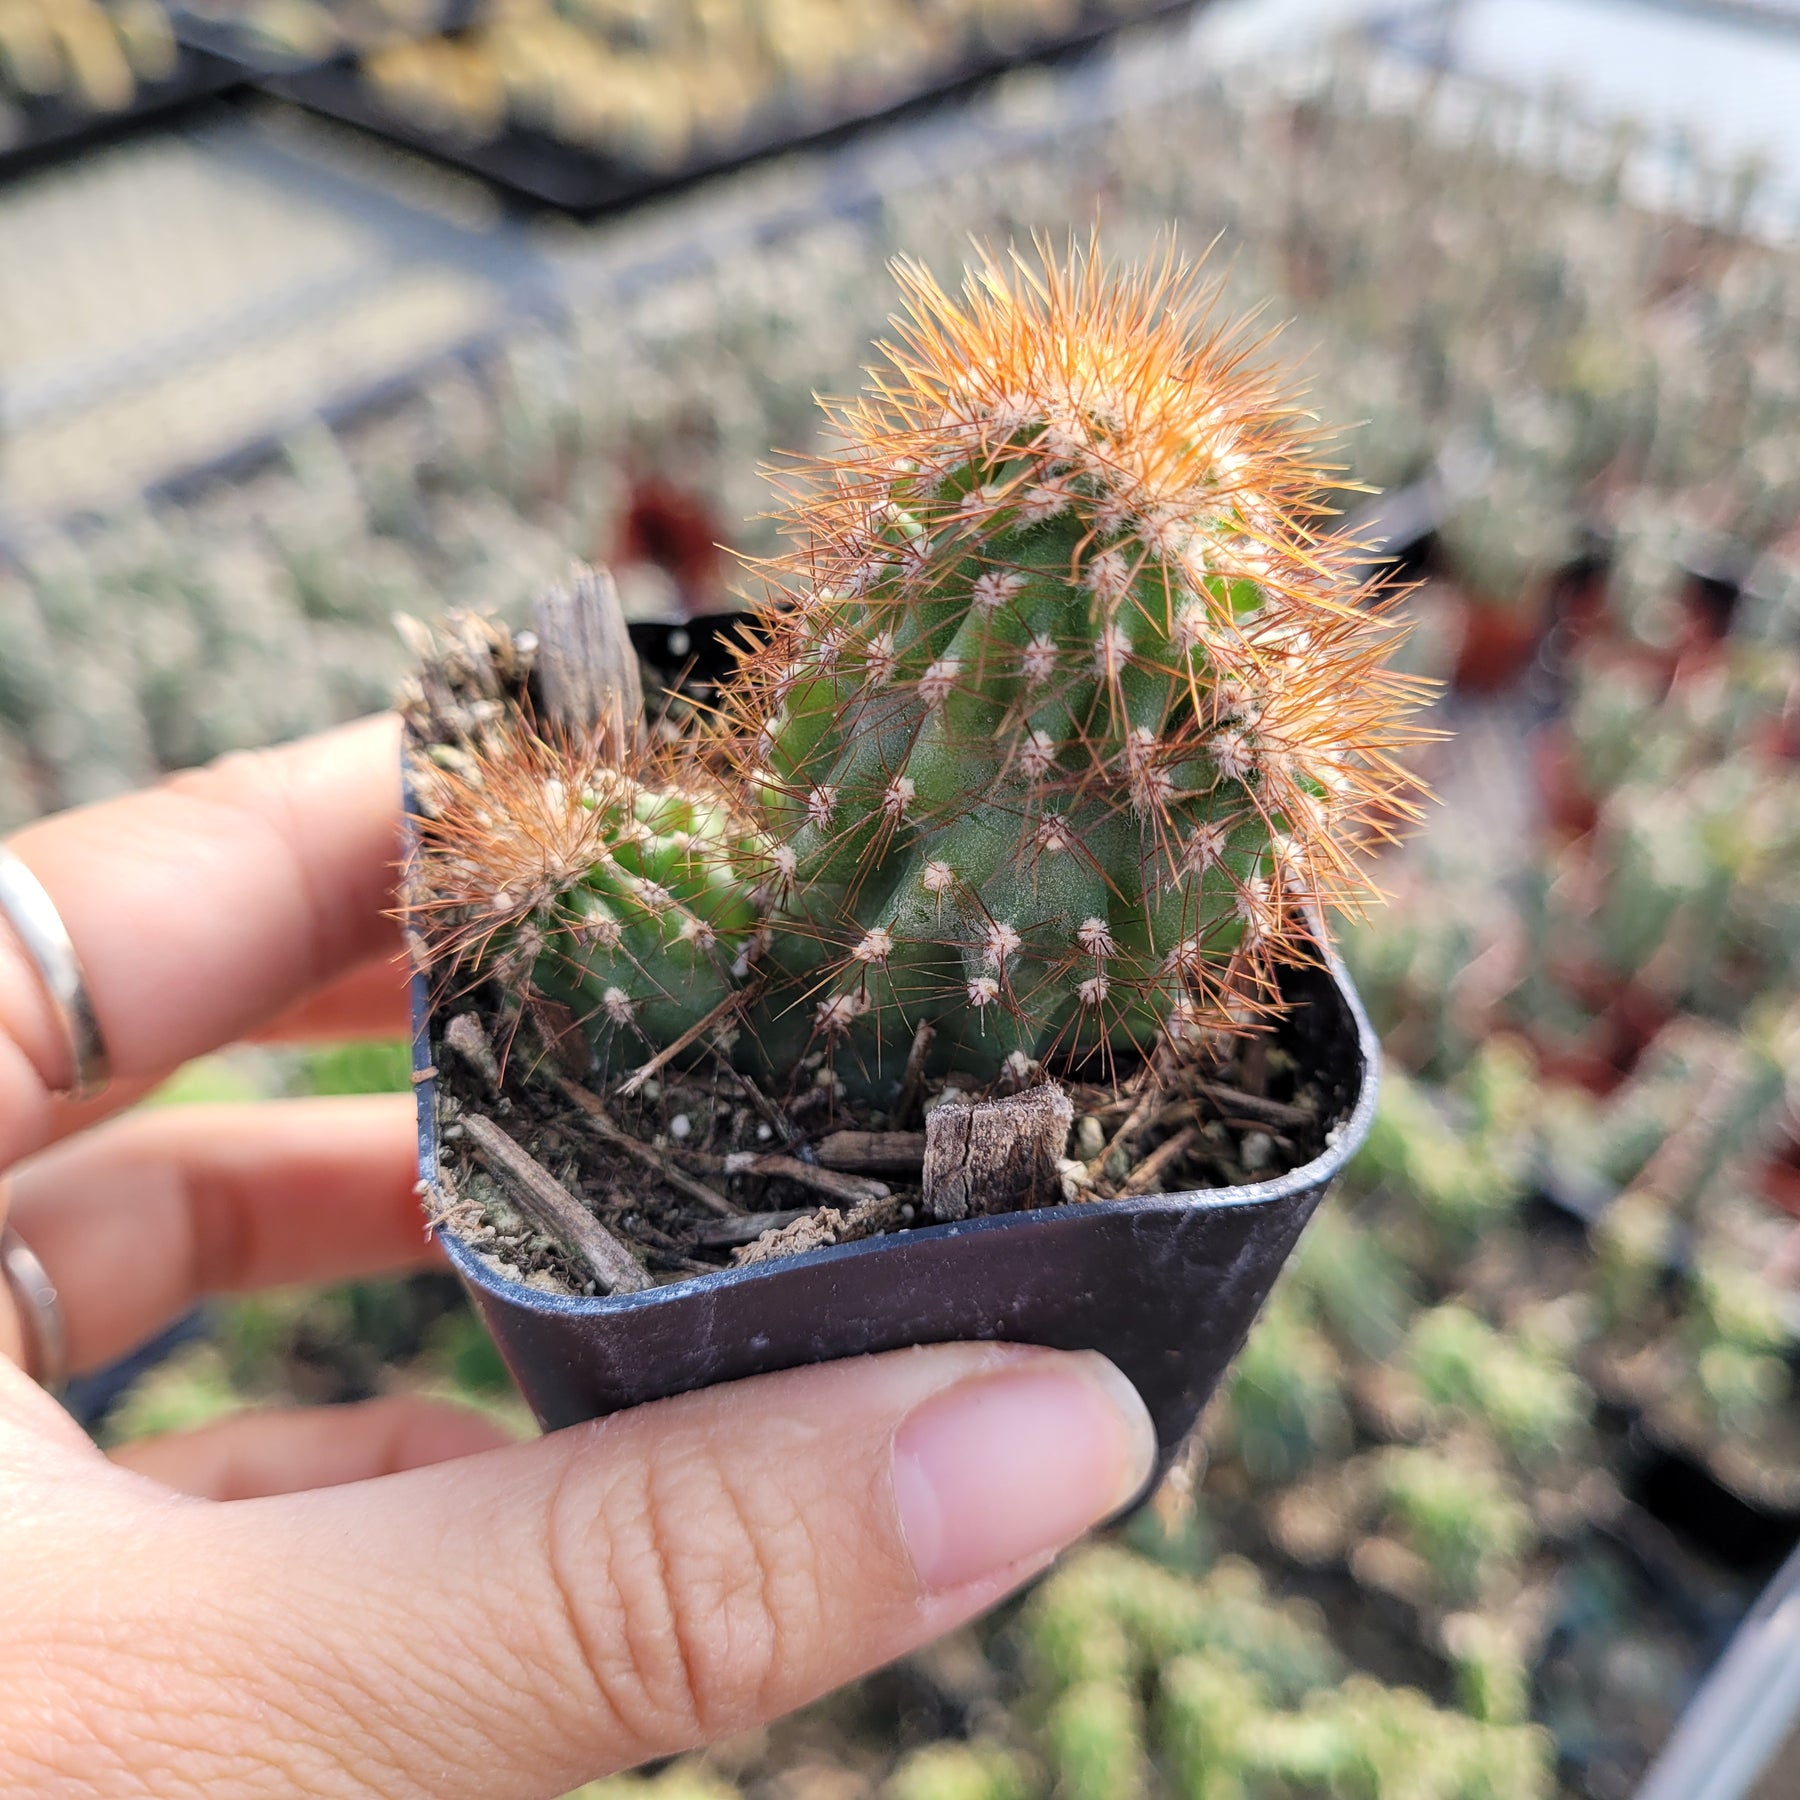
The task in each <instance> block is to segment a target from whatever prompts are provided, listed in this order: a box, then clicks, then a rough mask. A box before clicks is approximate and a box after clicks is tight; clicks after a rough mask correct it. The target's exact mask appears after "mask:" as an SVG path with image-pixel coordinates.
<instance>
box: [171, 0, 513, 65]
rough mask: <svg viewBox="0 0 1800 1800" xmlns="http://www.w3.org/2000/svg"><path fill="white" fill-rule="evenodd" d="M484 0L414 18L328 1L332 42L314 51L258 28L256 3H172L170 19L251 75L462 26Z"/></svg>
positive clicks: (187, 37)
mask: <svg viewBox="0 0 1800 1800" xmlns="http://www.w3.org/2000/svg"><path fill="white" fill-rule="evenodd" d="M482 3H483V0H433V4H432V6H431V7H430V9H429V12H427V10H426V9H424V8H421V9H420V13H419V16H418V17H417V18H416V19H413V20H405V19H402V18H401V17H399V16H398V15H396V16H391V17H390V16H387V15H385V14H384V12H383V10H382V9H381V8H380V7H379V6H364V7H354V6H348V5H344V4H341V3H339V4H332V5H329V6H324V7H321V8H320V13H321V15H322V16H324V17H325V18H326V19H327V20H328V22H329V24H330V25H331V27H332V29H333V35H332V37H331V40H330V41H329V43H325V42H321V44H320V45H319V46H318V48H317V49H315V50H311V51H309V50H305V49H295V48H290V47H289V46H287V45H284V44H281V43H278V42H276V41H274V40H272V39H271V38H270V37H268V36H267V35H265V34H264V33H262V32H261V31H259V30H258V28H257V23H256V13H255V9H253V8H250V7H244V6H217V5H214V6H207V5H204V4H201V5H189V6H181V7H174V8H172V9H171V12H170V20H171V23H172V26H173V29H174V32H175V36H176V38H177V39H178V40H179V41H180V42H181V43H183V44H186V45H188V46H189V47H191V48H192V49H195V50H198V51H203V52H205V53H206V54H207V55H210V56H216V57H218V58H220V59H221V60H223V61H225V62H229V63H231V64H233V65H234V66H235V67H237V68H238V69H240V70H241V71H243V73H244V74H245V75H247V76H260V75H289V74H293V73H296V72H297V71H299V70H302V69H312V68H317V67H319V66H320V65H321V64H322V63H326V62H330V61H332V60H333V59H335V58H339V57H344V56H348V55H355V54H358V53H360V52H362V51H366V50H373V49H376V48H379V47H380V46H381V45H382V44H386V43H393V42H395V41H398V40H403V39H408V38H417V37H428V36H434V35H436V34H437V33H439V32H446V31H460V30H463V29H464V28H465V27H467V26H468V25H470V24H472V23H474V21H475V18H476V16H477V14H478V13H479V12H480V10H481V7H482Z"/></svg>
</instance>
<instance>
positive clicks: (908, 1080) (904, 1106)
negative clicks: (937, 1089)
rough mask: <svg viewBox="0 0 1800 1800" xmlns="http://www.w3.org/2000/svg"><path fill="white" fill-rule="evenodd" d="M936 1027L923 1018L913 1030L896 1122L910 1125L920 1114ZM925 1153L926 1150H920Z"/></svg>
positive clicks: (895, 1115)
mask: <svg viewBox="0 0 1800 1800" xmlns="http://www.w3.org/2000/svg"><path fill="white" fill-rule="evenodd" d="M936 1036H937V1031H936V1029H935V1028H934V1027H933V1026H931V1025H929V1024H927V1023H926V1021H925V1020H923V1019H921V1020H920V1021H919V1024H918V1029H917V1030H916V1031H914V1032H913V1041H912V1048H911V1049H910V1050H908V1051H907V1053H906V1067H905V1068H904V1069H903V1070H902V1071H901V1073H900V1097H899V1099H897V1100H896V1101H895V1102H894V1123H895V1124H896V1125H900V1126H906V1125H910V1124H911V1123H912V1122H913V1120H914V1119H915V1118H917V1117H918V1114H919V1102H920V1101H921V1100H922V1099H923V1098H924V1095H925V1058H926V1057H927V1056H928V1055H929V1054H930V1051H931V1042H932V1039H933V1038H935V1037H936ZM920 1155H921V1156H923V1155H924V1151H923V1150H921V1151H920Z"/></svg>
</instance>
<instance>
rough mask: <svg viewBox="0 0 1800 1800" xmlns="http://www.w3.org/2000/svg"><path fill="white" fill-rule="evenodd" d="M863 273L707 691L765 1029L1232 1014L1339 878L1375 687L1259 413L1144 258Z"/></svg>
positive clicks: (1387, 717)
mask: <svg viewBox="0 0 1800 1800" xmlns="http://www.w3.org/2000/svg"><path fill="white" fill-rule="evenodd" d="M899 273H900V279H901V282H902V285H903V286H904V288H905V289H906V292H907V296H908V299H909V301H910V303H911V308H912V316H911V319H910V321H909V322H908V323H907V324H905V325H903V326H902V328H901V332H902V335H901V339H900V341H899V343H898V344H896V345H893V346H889V347H888V352H887V353H888V357H889V361H890V363H891V365H892V366H891V368H890V369H888V370H885V371H883V373H882V375H881V376H880V377H879V378H878V384H877V390H876V392H875V393H874V394H872V395H870V396H867V397H865V398H864V399H862V400H860V401H856V402H852V403H849V404H846V405H842V406H839V407H837V408H835V409H833V422H834V424H835V426H836V427H837V435H838V436H840V437H841V438H842V439H843V440H844V441H845V443H846V444H847V445H848V449H847V450H846V451H845V452H843V453H842V454H840V455H839V456H837V457H836V458H834V459H833V460H832V461H831V462H829V463H826V464H821V465H819V466H818V467H816V468H815V469H813V470H812V471H810V473H809V474H808V476H807V477H806V478H805V479H803V482H802V484H801V487H800V491H799V493H798V495H797V496H796V499H795V501H794V504H793V507H792V509H791V513H790V521H789V522H790V525H791V528H792V532H793V535H794V537H795V539H796V549H795V552H794V554H793V556H792V557H791V558H790V559H789V561H788V562H787V564H786V565H785V567H786V572H787V574H788V576H789V578H790V580H789V590H788V595H787V598H788V600H789V602H790V604H789V606H788V608H787V610H786V611H785V612H783V613H781V614H780V615H778V616H776V617H775V618H774V619H773V620H772V622H771V623H770V624H769V626H768V629H767V634H766V636H765V638H764V639H763V641H762V642H761V644H760V645H759V646H758V648H757V649H756V650H755V651H754V652H753V653H752V654H751V655H750V656H749V657H748V658H747V660H746V662H745V665H744V667H743V669H742V671H741V678H740V680H739V682H738V684H737V687H736V690H735V692H734V695H733V697H732V706H733V713H734V717H735V721H736V724H737V726H738V728H739V730H738V741H737V765H738V768H739V770H740V773H741V775H742V777H743V779H744V781H745V782H746V784H747V786H748V787H749V789H750V791H751V793H752V794H753V795H754V796H755V798H756V800H757V802H758V804H759V806H760V808H761V810H762V812H763V816H764V818H765V819H766V821H767V825H768V829H769V831H770V834H771V837H772V838H773V840H774V841H775V843H776V844H777V845H778V846H779V851H778V854H780V855H781V856H782V857H783V864H782V868H781V871H780V874H781V880H782V884H783V885H782V891H781V894H780V898H779V906H778V916H777V919H776V921H775V936H774V961H775V964H776V966H778V967H779V968H780V969H781V970H783V971H784V972H785V973H786V974H788V975H791V976H793V977H796V978H797V979H798V980H799V982H800V984H801V988H802V991H803V992H804V993H805V994H806V996H807V1004H806V1007H805V1008H804V1009H803V1018H802V1020H801V1022H802V1023H803V1024H804V1026H805V1028H806V1031H807V1032H808V1033H809V1034H810V1036H811V1037H812V1038H813V1039H815V1040H816V1039H820V1038H823V1039H824V1040H826V1041H828V1042H831V1043H834V1044H838V1045H843V1046H846V1047H847V1048H848V1049H849V1051H850V1052H851V1055H850V1056H848V1057H840V1059H839V1066H840V1069H843V1070H844V1071H845V1072H846V1073H849V1072H850V1070H851V1069H854V1070H856V1071H859V1072H860V1073H861V1074H862V1075H863V1076H864V1077H865V1078H868V1079H876V1080H882V1081H891V1080H892V1079H893V1078H895V1077H896V1076H897V1075H898V1072H899V1060H900V1056H901V1055H903V1054H904V1050H905V1046H906V1043H907V1042H908V1041H909V1040H910V1036H911V1031H912V1028H913V1023H914V1022H915V1021H917V1020H919V1019H928V1020H929V1021H930V1022H931V1023H932V1024H933V1025H934V1026H935V1027H936V1030H937V1033H938V1057H939V1060H940V1063H942V1064H946V1065H953V1066H958V1067H972V1068H975V1069H977V1070H986V1071H989V1072H992V1071H997V1070H998V1069H999V1068H1000V1066H1001V1065H1002V1063H1003V1062H1004V1061H1005V1059H1006V1058H1007V1057H1008V1056H1009V1055H1015V1054H1017V1055H1022V1056H1023V1057H1025V1058H1026V1059H1028V1060H1030V1061H1032V1062H1041V1061H1045V1060H1048V1059H1049V1058H1050V1057H1051V1056H1052V1055H1053V1054H1056V1053H1058V1052H1066V1051H1069V1050H1079V1049H1083V1048H1087V1049H1092V1048H1096V1047H1099V1046H1107V1047H1109V1048H1111V1049H1113V1050H1118V1049H1131V1050H1135V1051H1144V1050H1148V1049H1150V1048H1151V1047H1153V1045H1154V1044H1155V1042H1156V1041H1157V1040H1158V1038H1159V1037H1167V1038H1173V1039H1176V1040H1178V1041H1179V1040H1180V1039H1182V1038H1183V1037H1184V1036H1186V1035H1188V1033H1189V1032H1190V1031H1191V1029H1192V1028H1193V1027H1195V1026H1197V1025H1217V1024H1225V1023H1231V1022H1234V1021H1237V1020H1241V1019H1242V1017H1243V1016H1244V1015H1245V1013H1246V1012H1247V1011H1252V1010H1254V1009H1256V1008H1257V1007H1259V1006H1260V1005H1262V1004H1263V1003H1264V1002H1266V1000H1267V999H1268V998H1269V995H1270V993H1271V973H1272V970H1273V967H1274V965H1275V964H1276V963H1277V962H1279V961H1281V960H1284V959H1290V958H1293V957H1295V956H1297V955H1303V954H1305V953H1306V951H1307V949H1308V947H1309V946H1310V943H1311V932H1312V929H1313V926H1312V908H1313V907H1314V905H1315V904H1317V903H1320V902H1330V901H1333V900H1336V899H1339V898H1341V897H1343V895H1344V893H1345V892H1346V890H1348V889H1350V888H1351V887H1353V886H1354V884H1355V878H1354V871H1353V869H1352V865H1351V859H1350V847H1351V845H1352V843H1353V841H1354V837H1355V834H1356V832H1357V831H1358V830H1359V828H1360V826H1361V823H1362V822H1363V821H1364V820H1365V819H1366V817H1367V815H1368V813H1369V810H1370V806H1371V803H1372V802H1373V801H1374V800H1375V799H1377V798H1379V797H1380V796H1381V794H1382V793H1383V792H1385V791H1386V790H1389V789H1391V788H1392V786H1393V777H1392V769H1391V765H1390V764H1388V762H1387V760H1386V746H1387V744H1388V743H1389V742H1391V741H1392V738H1393V735H1394V733H1393V729H1392V722H1393V719H1394V716H1395V714H1396V713H1397V711H1398V710H1399V709H1400V708H1401V706H1402V705H1403V704H1404V701H1405V698H1406V695H1405V692H1404V684H1403V683H1402V682H1401V681H1399V680H1398V678H1396V677H1393V676H1391V675H1388V674H1387V673H1386V672H1384V671H1383V670H1382V669H1381V668H1380V667H1379V657H1380V655H1381V654H1382V653H1383V651H1384V650H1385V648H1386V646H1387V644H1388V643H1389V642H1390V641H1391V637H1392V633H1391V631H1390V630H1389V629H1388V628H1387V627H1386V626H1385V625H1384V624H1383V623H1382V621H1381V620H1380V618H1379V617H1378V616H1377V615H1376V614H1374V613H1372V612H1371V611H1369V610H1366V609H1362V608H1359V606H1358V605H1357V602H1358V600H1359V599H1361V598H1362V596H1361V595H1360V594H1359V592H1358V589H1357V583H1356V580H1355V578H1354V574H1353V565H1352V564H1351V562H1350V561H1349V560H1348V558H1347V556H1346V554H1345V552H1344V550H1343V548H1342V547H1341V546H1339V545H1336V544H1333V543H1332V542H1330V541H1329V540H1327V539H1325V538H1323V537H1322V536H1321V535H1320V534H1319V532H1318V531H1317V530H1316V529H1315V528H1314V522H1313V521H1314V511H1315V504H1316V503H1315V501H1314V498H1313V496H1314V495H1315V494H1316V491H1317V489H1318V488H1319V486H1320V484H1321V479H1322V478H1321V475H1320V473H1319V471H1318V470H1317V469H1315V468H1313V467H1311V466H1310V465H1309V464H1308V463H1307V462H1306V460H1305V459H1304V457H1303V456H1302V454H1301V448H1300V445H1299V441H1298V439H1297V437H1296V435H1295V429H1294V422H1293V410H1292V407H1291V406H1290V405H1289V404H1288V403H1287V402H1286V401H1285V400H1284V399H1283V397H1282V395H1281V393H1280V391H1279V388H1278V386H1276V385H1275V384H1274V383H1273V381H1272V380H1271V378H1270V377H1268V376H1267V375H1265V374H1263V373H1261V372H1259V371H1257V370H1256V369H1255V368H1254V367H1253V366H1252V364H1251V362H1250V361H1249V360H1248V347H1247V346H1245V345H1244V344H1242V343H1240V342H1238V341H1237V340H1236V339H1235V338H1234V337H1233V336H1231V335H1230V334H1224V335H1221V334H1218V333H1216V332H1215V333H1212V334H1210V335H1208V334H1206V333H1205V332H1204V331H1203V330H1202V329H1201V326H1200V322H1199V321H1200V307H1201V303H1202V302H1203V301H1204V300H1205V298H1207V296H1205V295H1203V294H1201V293H1199V292H1198V291H1197V290H1196V289H1195V287H1194V284H1193V282H1192V280H1191V278H1190V277H1189V276H1188V275H1187V274H1186V273H1185V272H1184V271H1183V270H1182V269H1181V268H1180V267H1178V266H1177V265H1174V264H1173V263H1166V264H1165V265H1163V266H1162V267H1161V268H1159V269H1157V270H1154V271H1152V272H1151V273H1148V274H1143V275H1139V276H1136V277H1131V278H1126V279H1123V280H1112V279H1109V278H1108V277H1107V276H1106V274H1105V273H1104V271H1103V270H1102V268H1101V266H1100V264H1099V262H1098V261H1097V259H1095V258H1094V257H1093V256H1091V255H1082V254H1077V255H1076V256H1075V257H1074V258H1073V259H1072V261H1071V263H1070V265H1069V267H1068V268H1067V269H1066V270H1057V269H1054V268H1050V269H1047V270H1045V271H1044V272H1042V273H1039V272H1037V271H1035V270H1032V269H1028V268H1026V267H1025V265H1023V264H1019V265H1017V266H1016V267H1015V268H1014V269H1012V270H1010V271H1009V270H1006V269H1003V268H1001V267H1000V266H998V265H995V264H992V263H989V264H987V265H985V266H984V267H983V268H982V269H981V270H980V271H979V273H978V274H977V275H976V276H974V277H972V278H971V279H970V281H969V283H968V285H967V287H966V289H965V292H964V295H963V296H962V299H961V300H960V301H956V300H952V299H951V298H950V297H949V296H947V295H946V294H945V293H944V292H943V291H942V290H941V289H939V288H938V287H937V286H936V285H935V283H933V282H932V280H931V279H930V277H929V276H927V275H926V274H924V273H923V272H922V271H920V270H918V269H916V268H912V267H910V266H902V267H901V269H900V271H899ZM788 1008H789V1011H788V1016H787V1021H786V1029H785V1031H784V1030H783V1025H782V1017H783V1015H782V1014H781V1013H779V1012H778V1011H777V1010H775V1009H774V1008H773V1007H771V1008H770V1009H769V1011H768V1016H767V1018H766V1019H765V1020H764V1021H763V1028H764V1030H765V1031H766V1032H770V1033H773V1034H774V1035H775V1036H776V1037H777V1038H782V1037H786V1038H789V1039H791V1038H792V1037H793V1035H794V1029H795V1023H796V1021H795V1020H794V1018H793V1017H792V1013H793V1010H794V1002H793V999H792V996H791V995H790V996H789V998H788Z"/></svg>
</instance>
